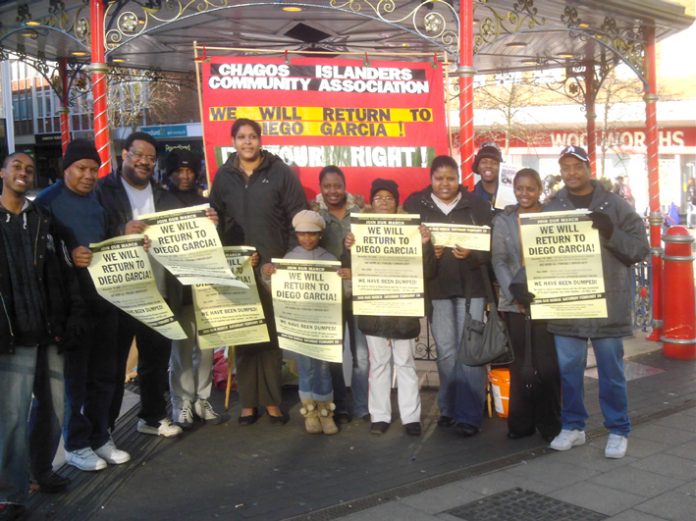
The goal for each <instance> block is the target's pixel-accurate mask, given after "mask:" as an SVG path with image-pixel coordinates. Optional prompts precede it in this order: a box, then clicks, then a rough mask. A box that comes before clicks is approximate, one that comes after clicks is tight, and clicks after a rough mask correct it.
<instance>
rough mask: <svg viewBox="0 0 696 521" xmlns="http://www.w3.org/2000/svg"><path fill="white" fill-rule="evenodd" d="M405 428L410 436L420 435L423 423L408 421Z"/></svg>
mask: <svg viewBox="0 0 696 521" xmlns="http://www.w3.org/2000/svg"><path fill="white" fill-rule="evenodd" d="M404 430H405V431H406V434H408V435H409V436H420V435H421V424H420V422H413V423H407V424H405V425H404Z"/></svg>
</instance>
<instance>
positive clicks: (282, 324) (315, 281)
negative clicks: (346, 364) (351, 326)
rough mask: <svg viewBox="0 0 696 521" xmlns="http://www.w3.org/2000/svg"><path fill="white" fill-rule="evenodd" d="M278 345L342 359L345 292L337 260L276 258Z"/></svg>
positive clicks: (314, 355) (328, 358)
mask: <svg viewBox="0 0 696 521" xmlns="http://www.w3.org/2000/svg"><path fill="white" fill-rule="evenodd" d="M272 262H273V265H274V266H275V267H276V272H275V273H274V274H273V277H272V279H271V286H272V290H271V292H272V294H273V312H274V314H275V323H276V329H277V331H278V345H280V347H281V348H282V349H287V350H288V351H293V352H295V353H300V354H301V355H305V356H309V357H312V358H316V359H318V360H326V361H327V362H338V363H340V362H342V361H343V306H342V301H343V292H342V288H343V285H342V280H341V278H340V277H339V276H338V270H339V268H340V267H341V263H340V262H338V261H310V260H297V259H273V260H272Z"/></svg>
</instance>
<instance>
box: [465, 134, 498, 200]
mask: <svg viewBox="0 0 696 521" xmlns="http://www.w3.org/2000/svg"><path fill="white" fill-rule="evenodd" d="M502 162H503V154H502V153H501V152H500V148H498V145H496V144H495V143H493V142H492V141H488V142H486V143H484V144H483V145H481V148H479V151H478V152H477V153H476V156H475V157H474V164H473V166H472V170H473V171H474V173H476V174H478V175H479V176H480V177H481V179H480V180H479V182H478V183H476V186H474V194H476V195H478V196H479V197H480V198H481V199H483V200H484V201H488V202H489V203H490V205H491V207H493V206H494V205H495V196H496V194H497V193H498V176H499V174H500V163H502Z"/></svg>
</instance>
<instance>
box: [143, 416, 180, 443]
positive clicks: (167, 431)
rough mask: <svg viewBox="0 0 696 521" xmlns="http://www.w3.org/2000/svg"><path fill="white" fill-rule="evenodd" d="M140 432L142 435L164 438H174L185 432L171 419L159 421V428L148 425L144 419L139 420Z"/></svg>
mask: <svg viewBox="0 0 696 521" xmlns="http://www.w3.org/2000/svg"><path fill="white" fill-rule="evenodd" d="M137 429H138V432H139V433H141V434H151V435H152V436H162V437H163V438H174V437H175V436H179V435H180V434H181V433H182V432H184V431H183V430H182V429H181V427H179V426H178V425H175V424H174V423H172V420H170V419H169V418H164V419H163V420H160V421H159V426H158V427H153V426H152V425H148V424H147V422H146V421H145V420H143V419H140V420H138V427H137Z"/></svg>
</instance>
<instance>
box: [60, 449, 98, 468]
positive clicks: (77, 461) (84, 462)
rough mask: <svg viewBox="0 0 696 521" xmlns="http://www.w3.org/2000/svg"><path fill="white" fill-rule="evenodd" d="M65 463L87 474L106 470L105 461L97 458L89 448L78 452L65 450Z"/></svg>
mask: <svg viewBox="0 0 696 521" xmlns="http://www.w3.org/2000/svg"><path fill="white" fill-rule="evenodd" d="M65 461H66V462H67V463H68V464H69V465H72V466H73V467H77V468H78V469H80V470H86V471H88V472H90V471H95V470H102V469H105V468H106V461H104V460H103V459H101V458H100V457H99V456H97V455H96V454H95V453H94V451H93V450H92V449H91V447H85V448H84V449H78V450H66V451H65Z"/></svg>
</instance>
